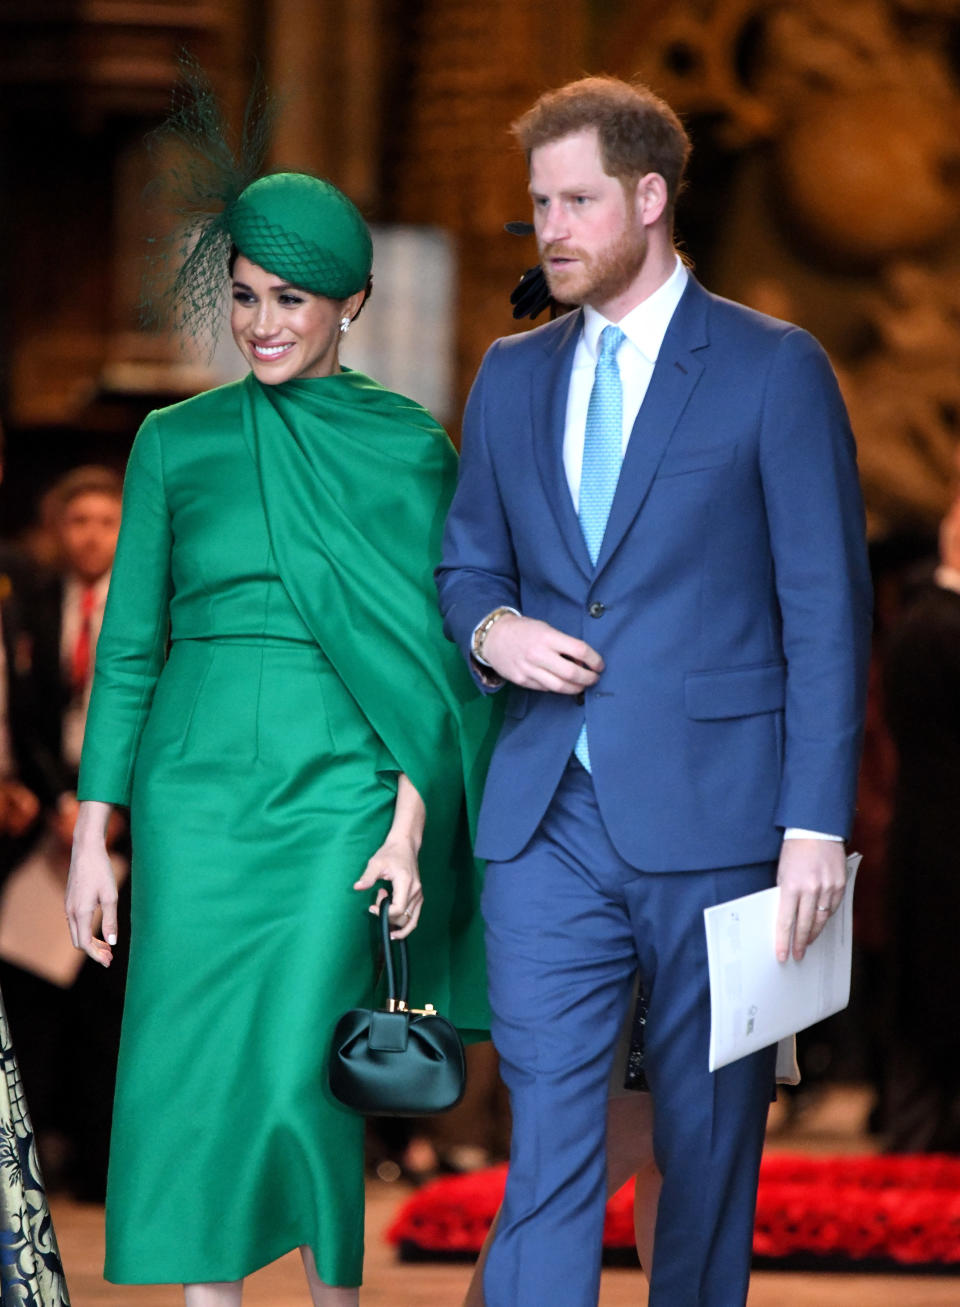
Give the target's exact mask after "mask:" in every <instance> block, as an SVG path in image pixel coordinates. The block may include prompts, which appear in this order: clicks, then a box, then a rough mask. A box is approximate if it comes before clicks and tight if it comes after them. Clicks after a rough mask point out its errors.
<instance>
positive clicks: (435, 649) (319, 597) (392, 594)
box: [243, 370, 500, 1033]
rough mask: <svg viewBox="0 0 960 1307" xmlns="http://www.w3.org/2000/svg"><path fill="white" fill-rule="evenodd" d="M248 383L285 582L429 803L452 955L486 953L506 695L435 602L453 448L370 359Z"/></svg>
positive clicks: (386, 762)
mask: <svg viewBox="0 0 960 1307" xmlns="http://www.w3.org/2000/svg"><path fill="white" fill-rule="evenodd" d="M243 386H244V392H245V393H244V414H243V426H244V435H245V437H246V438H247V440H248V442H249V444H250V447H251V451H252V453H253V456H254V460H255V462H256V464H257V467H258V471H259V475H260V485H261V491H262V494H263V504H264V510H265V513H266V518H267V528H268V531H269V534H270V543H271V545H272V547H273V551H274V555H275V557H276V560H277V566H278V570H279V572H280V575H281V577H282V578H283V583H284V587H285V588H286V590H287V592H288V594H289V595H290V598H291V599H292V601H293V603H294V605H295V606H296V608H297V610H298V612H299V614H300V617H301V618H302V620H303V622H304V625H305V626H307V627H308V629H309V630H310V631H311V632H312V634H313V635H314V637H315V639H316V641H317V643H318V645H319V646H320V647H321V649H322V650H323V652H324V654H325V655H326V657H327V658H328V659H329V660H330V662H331V664H332V665H333V667H334V669H335V670H336V672H337V674H338V675H339V677H340V679H341V680H342V681H343V683H344V685H345V686H346V687H347V689H348V690H349V692H350V694H351V695H352V696H353V698H354V699H355V700H356V702H357V704H358V705H359V707H360V710H361V711H362V713H363V715H364V716H365V717H366V719H367V720H368V721H369V722H370V724H371V726H372V727H373V729H374V731H375V732H376V733H377V735H378V736H379V738H380V739H381V740H382V741H383V744H384V746H385V748H386V751H387V755H388V756H385V757H384V758H383V760H382V770H383V771H386V772H389V771H394V772H396V771H400V772H403V773H405V774H406V775H407V776H408V777H409V778H410V780H411V781H412V783H413V784H414V786H415V787H416V789H417V791H418V793H419V794H420V796H421V798H422V799H423V800H424V803H425V804H426V808H427V824H426V831H425V834H424V843H423V848H422V849H421V854H420V871H421V876H422V878H423V883H424V890H425V894H426V896H427V901H428V903H429V902H430V900H431V898H433V899H434V900H436V898H437V896H438V895H439V897H440V899H441V901H444V902H445V904H446V905H447V907H448V911H449V922H450V927H449V929H450V940H449V947H450V949H451V954H452V959H455V958H456V957H457V955H458V953H461V951H464V952H467V953H473V954H478V953H480V952H482V945H481V921H480V917H479V912H478V907H477V905H478V894H479V877H478V876H477V875H473V876H471V875H470V874H469V872H468V870H467V869H468V867H472V861H473V855H472V848H471V846H472V837H473V833H474V828H475V822H476V814H477V811H478V809H479V805H480V800H481V797H482V791H483V782H484V778H485V775H486V770H487V764H488V763H489V759H490V753H491V751H492V748H493V745H494V742H495V740H496V734H497V731H498V729H499V721H500V713H499V707H500V705H499V703H496V704H492V703H491V700H490V699H489V698H483V697H482V696H480V695H478V693H477V690H476V686H475V685H474V684H473V681H472V679H471V677H470V675H469V673H468V671H467V669H466V667H465V666H464V663H463V661H462V659H461V657H460V655H459V653H458V652H457V650H456V649H455V648H454V647H453V645H451V644H450V643H449V642H448V641H447V640H446V639H445V638H444V635H443V628H442V622H441V618H440V614H439V611H438V608H437V604H436V593H435V589H434V585H433V567H434V565H435V564H436V562H437V561H438V560H439V558H440V544H441V536H442V532H443V525H444V521H445V519H446V514H447V509H448V508H449V504H450V500H451V498H452V496H453V491H454V486H455V483H456V475H457V455H456V451H455V450H454V448H453V445H452V444H451V443H450V439H449V437H448V436H447V434H446V432H445V431H444V429H443V428H442V427H441V426H440V425H439V424H438V423H437V422H436V421H435V420H434V418H433V417H431V415H430V414H429V413H428V412H427V410H426V409H424V408H423V407H422V406H421V405H419V404H417V403H415V402H414V401H413V400H411V399H407V398H406V397H404V396H403V395H398V394H396V393H395V392H394V391H390V390H387V389H385V388H384V387H383V386H381V385H380V384H379V383H378V382H376V381H373V380H372V379H371V378H370V377H368V376H365V375H364V374H363V373H360V372H354V371H349V370H345V371H343V372H340V373H336V374H334V375H333V376H329V377H320V378H313V379H307V380H295V381H289V382H284V383H283V384H281V385H277V386H266V385H263V384H261V383H260V382H259V381H257V379H256V378H255V377H254V376H253V374H252V373H251V374H250V375H249V376H248V377H247V378H246V380H245V382H244V383H243ZM318 561H322V564H323V565H322V566H318ZM464 812H465V814H466V817H467V823H466V824H465V823H464V822H463V820H462V818H463V815H464ZM451 893H453V894H455V896H456V897H455V898H454V900H453V901H452V902H450V900H449V898H448V896H449V895H450V894H451ZM414 956H415V955H414ZM451 975H452V981H453V989H452V992H451V1004H452V1009H453V1012H454V1014H455V1015H456V1014H458V1013H459V1012H460V1011H463V1012H476V1011H477V1010H478V1006H479V1004H478V1000H479V998H480V996H479V995H478V994H477V993H476V989H475V984H476V977H475V974H474V975H472V976H471V973H470V972H469V970H468V969H465V968H463V967H462V966H460V967H458V966H457V965H456V963H455V961H454V962H453V965H452V967H451ZM468 977H470V978H469V980H468ZM413 978H414V982H415V981H416V972H414V977H413ZM458 979H459V980H460V981H461V982H462V983H469V984H470V986H471V992H470V993H459V994H458V993H457V981H458ZM468 1033H469V1032H468Z"/></svg>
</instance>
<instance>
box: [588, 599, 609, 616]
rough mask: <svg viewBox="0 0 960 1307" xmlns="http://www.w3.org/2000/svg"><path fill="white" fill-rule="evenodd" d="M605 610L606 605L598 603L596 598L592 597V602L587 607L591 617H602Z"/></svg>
mask: <svg viewBox="0 0 960 1307" xmlns="http://www.w3.org/2000/svg"><path fill="white" fill-rule="evenodd" d="M606 611H607V605H606V604H602V603H600V601H599V600H598V599H594V601H593V603H592V604H590V606H589V607H588V608H587V612H588V613H589V614H590V616H591V617H602V616H603V615H604V613H605V612H606Z"/></svg>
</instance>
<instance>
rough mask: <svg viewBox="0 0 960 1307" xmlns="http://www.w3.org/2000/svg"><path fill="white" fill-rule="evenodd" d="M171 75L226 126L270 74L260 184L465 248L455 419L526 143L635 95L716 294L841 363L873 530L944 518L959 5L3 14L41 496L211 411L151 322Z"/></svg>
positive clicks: (8, 212) (956, 285)
mask: <svg viewBox="0 0 960 1307" xmlns="http://www.w3.org/2000/svg"><path fill="white" fill-rule="evenodd" d="M180 47H187V48H189V49H190V50H191V51H192V52H193V53H194V54H195V55H196V56H197V57H198V58H199V60H200V61H201V63H202V64H203V65H204V67H205V68H206V69H207V70H208V71H209V73H210V75H211V77H212V78H213V80H214V82H215V84H216V85H217V86H218V89H219V90H220V91H221V94H222V96H223V98H224V102H225V104H226V106H227V107H228V111H229V115H230V117H231V118H232V120H233V121H236V120H237V119H238V117H239V114H240V112H241V107H242V104H243V101H244V97H245V94H246V88H247V86H248V85H249V82H250V79H251V76H252V70H253V67H254V64H255V62H256V61H259V63H260V65H261V66H262V68H263V70H264V72H265V74H266V77H267V80H268V82H269V83H270V85H271V86H272V87H273V88H275V89H277V90H279V92H280V94H281V98H282V101H283V105H282V111H281V113H280V116H279V120H278V125H277V130H276V135H275V140H274V143H273V149H272V153H271V163H273V164H275V165H279V166H286V167H305V168H309V169H313V170H316V171H319V172H322V173H324V174H325V175H327V176H330V177H331V178H332V179H333V180H334V181H336V182H337V183H338V184H340V185H342V186H343V187H344V188H345V189H346V190H347V191H349V192H350V193H351V194H352V195H353V196H354V197H355V198H356V199H357V201H358V202H359V203H360V204H361V206H362V208H363V209H364V211H365V212H366V213H367V214H368V216H370V217H371V218H372V219H375V220H377V221H383V222H403V223H414V224H430V225H435V226H439V227H442V228H444V229H446V230H447V231H448V232H449V233H450V234H451V236H452V238H453V241H454V244H455V248H456V251H457V254H458V264H459V313H458V320H457V323H456V324H455V328H454V329H455V331H456V339H457V365H458V367H457V376H458V382H457V390H458V397H459V400H460V401H462V400H463V399H464V398H465V395H466V391H467V388H468V386H469V382H470V378H471V377H472V375H473V372H474V371H475V369H476V366H477V364H478V362H479V359H480V357H481V355H482V352H483V350H484V348H485V346H486V345H487V343H488V342H489V341H490V340H491V339H492V338H493V337H494V336H496V335H499V334H503V333H504V332H506V331H509V330H511V329H517V328H516V326H515V324H514V323H513V322H512V320H511V318H510V314H509V305H508V304H507V301H506V296H507V294H508V292H509V289H510V287H511V285H512V284H513V283H514V282H515V281H516V279H517V277H518V276H519V274H520V272H521V271H522V270H523V269H524V268H525V267H526V266H529V265H530V264H531V263H533V262H534V261H535V259H536V253H535V249H534V246H533V242H532V240H529V239H527V240H518V239H517V238H516V237H511V236H508V235H506V234H505V233H504V232H503V223H504V222H505V221H506V220H508V219H510V218H518V217H525V216H527V213H528V208H529V205H528V200H527V196H526V176H525V167H524V163H523V160H522V159H521V158H520V156H519V155H518V153H517V151H516V149H515V148H514V146H513V144H512V141H511V140H510V137H509V133H508V128H509V123H510V121H511V119H512V118H513V117H515V116H516V114H517V113H519V112H520V111H521V110H522V109H523V108H524V107H526V105H528V104H529V103H530V102H531V100H532V99H533V98H534V97H535V96H536V95H537V94H538V93H539V92H540V91H541V90H543V89H545V88H546V87H548V86H551V85H556V84H558V83H560V82H562V81H564V80H566V79H568V78H571V77H575V76H577V75H578V74H580V73H581V72H583V71H584V70H586V69H588V68H593V69H603V70H607V71H611V72H615V73H619V74H621V75H624V76H632V75H634V74H639V75H641V76H642V77H644V78H645V80H647V81H649V82H650V83H651V84H653V85H654V86H655V87H656V88H657V89H658V90H660V91H661V92H662V93H664V94H665V95H666V96H667V98H668V99H669V100H670V101H671V102H672V103H673V104H674V105H675V106H676V107H677V108H678V109H680V110H681V111H682V112H683V113H685V114H686V116H687V118H688V121H689V122H690V125H691V129H692V131H693V134H694V138H695V143H696V151H695V155H694V164H693V178H692V180H693V185H692V186H691V189H690V192H689V194H688V196H687V197H685V199H684V201H682V203H681V208H680V213H679V224H680V232H681V235H682V237H683V239H684V242H685V244H686V247H687V248H688V250H689V251H690V253H691V254H692V255H693V257H694V259H695V261H696V264H697V267H698V269H699V271H700V272H701V274H702V276H703V278H704V280H705V281H706V282H707V284H708V285H709V286H710V287H711V288H712V289H716V290H719V291H721V292H722V293H727V294H730V295H733V296H734V297H736V298H739V299H744V300H746V301H747V302H750V303H754V304H756V305H757V306H758V307H760V308H764V309H766V310H767V311H770V312H774V313H777V314H779V315H780V316H785V317H791V318H793V319H795V320H796V321H799V322H801V323H802V324H803V325H805V326H808V327H810V328H811V330H813V331H814V332H815V333H816V334H817V335H818V336H819V337H820V338H821V339H822V340H823V341H824V343H825V344H826V345H827V347H828V349H829V350H830V352H831V355H832V357H833V359H834V361H835V363H836V366H837V368H838V371H839V372H840V374H841V377H842V381H843V385H844V389H845V392H846V395H847V398H848V402H849V404H850V408H851V412H852V414H853V417H854V423H855V427H856V430H857V434H858V438H859V442H860V449H861V463H862V467H863V472H864V482H865V487H866V491H867V497H868V502H869V505H870V509H871V518H872V521H873V524H874V526H875V528H876V529H877V530H882V529H884V528H885V527H889V526H894V525H897V524H899V523H902V522H905V521H909V520H911V519H912V520H916V521H919V522H921V523H931V522H933V521H934V520H935V519H936V517H937V516H938V514H939V513H940V512H941V511H942V509H943V507H944V505H945V502H946V499H947V496H948V494H949V487H950V478H951V473H952V470H953V462H952V460H953V457H954V452H955V450H956V446H957V438H958V425H957V424H958V412H960V393H958V392H960V383H958V381H957V380H956V377H957V371H958V370H957V354H958V351H957V346H958V344H960V278H958V268H960V223H958V215H960V206H958V199H960V195H958V191H960V147H958V145H957V141H958V140H960V133H958V125H960V121H958V120H960V0H844V3H839V4H838V3H837V2H836V0H645V3H644V4H642V5H637V4H635V3H632V2H631V0H604V2H603V3H600V0H552V3H547V0H487V2H486V3H484V4H478V3H476V0H350V3H348V4H344V3H343V2H342V0H339V2H336V3H335V2H334V0H257V2H256V3H254V0H31V3H30V4H29V5H27V4H24V3H22V0H0V170H2V172H0V175H2V190H0V284H2V286H3V297H2V301H0V302H2V304H3V310H4V311H3V313H2V314H0V339H2V354H0V358H2V360H3V362H2V365H0V412H2V413H3V416H4V418H5V419H6V422H7V425H8V428H9V429H10V432H11V442H10V444H11V450H10V455H11V457H10V469H9V471H10V474H11V478H12V480H13V482H14V484H18V483H21V484H22V485H23V486H24V487H25V490H26V491H27V492H29V493H31V494H32V493H33V491H34V489H35V488H36V487H37V486H38V485H40V484H42V483H43V482H44V481H45V480H47V479H49V477H50V476H52V475H55V474H56V472H57V471H58V470H59V469H60V467H61V466H63V465H64V464H65V463H67V462H71V461H76V459H77V458H78V457H89V456H91V455H92V454H96V455H97V456H98V457H105V456H106V457H111V456H112V457H113V459H114V460H115V461H116V462H122V460H123V457H124V454H125V450H126V447H127V443H128V441H129V439H130V436H131V435H132V432H133V430H135V428H136V425H137V423H138V421H139V418H140V417H141V415H142V413H143V412H144V411H145V409H146V408H147V407H149V406H151V405H154V404H156V403H162V402H168V401H169V400H170V399H173V398H177V397H179V396H180V395H182V394H184V393H187V392H189V391H190V390H192V389H195V388H196V386H197V385H199V384H203V383H204V380H205V377H206V374H205V372H204V371H203V369H202V368H198V366H197V365H196V364H191V363H189V362H188V361H186V360H185V358H184V356H183V355H182V354H181V352H180V351H179V350H178V349H177V347H176V346H175V344H174V343H173V342H171V341H170V340H168V339H167V338H165V337H162V336H151V335H148V334H146V333H144V332H143V331H142V330H141V328H140V326H139V324H138V320H137V301H138V295H139V266H140V260H141V255H142V251H143V249H144V248H145V238H146V237H147V235H149V234H156V226H157V221H158V219H157V217H156V215H155V214H152V213H150V212H149V211H148V210H147V209H146V208H145V205H144V199H143V196H144V188H145V186H146V183H147V182H148V181H149V179H150V174H151V170H152V169H153V168H155V166H156V165H155V163H154V162H152V161H151V159H150V156H149V155H148V154H147V153H146V152H145V150H144V148H143V144H142V142H143V138H144V136H145V134H146V133H147V132H148V131H149V130H150V129H151V128H152V127H153V126H155V125H156V123H157V122H158V121H159V120H160V119H161V118H162V116H163V114H164V112H165V108H166V105H167V103H168V99H169V92H170V87H171V84H172V81H173V79H174V75H175V64H176V52H177V50H178V49H179V48H180ZM371 311H374V310H373V309H372V310H371Z"/></svg>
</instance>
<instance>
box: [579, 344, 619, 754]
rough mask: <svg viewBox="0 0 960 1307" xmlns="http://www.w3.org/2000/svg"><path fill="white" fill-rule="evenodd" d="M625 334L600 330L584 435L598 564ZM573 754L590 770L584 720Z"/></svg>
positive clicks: (615, 444) (588, 513)
mask: <svg viewBox="0 0 960 1307" xmlns="http://www.w3.org/2000/svg"><path fill="white" fill-rule="evenodd" d="M623 339H624V335H623V332H622V331H621V330H620V328H619V327H604V329H603V331H602V332H601V333H600V353H599V354H598V356H597V368H596V371H595V373H594V375H593V390H591V392H590V404H589V407H588V408H587V425H586V429H585V431H584V436H583V467H582V470H581V473H580V530H581V531H582V532H583V538H584V540H585V541H586V545H587V550H588V552H589V554H590V561H591V562H592V563H593V564H594V566H596V562H597V558H598V557H599V556H600V546H601V544H602V543H603V533H604V531H605V530H606V528H607V518H608V517H609V516H610V506H611V504H612V503H613V496H614V494H615V493H616V489H617V481H618V480H619V479H620V464H621V462H622V461H623V387H622V386H621V384H620V369H619V368H618V367H617V350H618V349H619V348H620V345H621V344H622V342H623ZM574 753H575V754H576V756H577V758H578V760H579V761H580V762H581V763H582V764H583V766H584V767H586V769H587V771H590V750H589V748H588V747H587V724H586V722H584V724H583V726H582V727H581V728H580V734H579V735H578V736H577V743H576V745H575V746H574Z"/></svg>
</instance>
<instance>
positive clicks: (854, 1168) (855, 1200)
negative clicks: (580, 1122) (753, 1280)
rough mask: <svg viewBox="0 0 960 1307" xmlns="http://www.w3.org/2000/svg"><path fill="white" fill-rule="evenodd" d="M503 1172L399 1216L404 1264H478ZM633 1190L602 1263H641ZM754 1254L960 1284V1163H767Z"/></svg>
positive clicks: (431, 1189) (454, 1182)
mask: <svg viewBox="0 0 960 1307" xmlns="http://www.w3.org/2000/svg"><path fill="white" fill-rule="evenodd" d="M506 1171H507V1168H506V1166H498V1167H492V1168H491V1169H490V1170H487V1171H478V1172H475V1173H474V1174H472V1175H462V1176H453V1177H451V1178H449V1179H443V1180H434V1181H433V1182H432V1183H430V1184H428V1185H425V1186H424V1188H422V1189H420V1190H419V1191H418V1192H417V1193H415V1194H414V1195H413V1196H412V1197H411V1198H410V1199H409V1200H408V1201H407V1202H406V1203H404V1205H403V1206H402V1207H401V1209H400V1211H399V1212H398V1213H397V1216H396V1218H395V1219H394V1222H393V1224H392V1225H391V1227H390V1229H389V1230H388V1231H387V1238H388V1239H389V1240H390V1241H391V1242H392V1243H394V1244H396V1245H397V1246H398V1248H399V1252H400V1256H401V1257H403V1258H404V1259H407V1260H411V1261H413V1260H432V1259H442V1260H447V1259H450V1258H471V1257H473V1256H474V1255H475V1254H476V1253H477V1252H478V1251H479V1249H480V1245H481V1244H482V1243H483V1240H484V1237H485V1235H486V1233H487V1230H488V1228H489V1226H490V1222H491V1220H492V1219H493V1215H494V1213H495V1212H496V1210H497V1207H498V1206H499V1203H500V1199H501V1197H502V1196H503V1185H504V1179H505V1177H506ZM632 1202H633V1186H632V1184H630V1185H626V1186H624V1188H623V1189H621V1190H620V1192H619V1193H617V1194H615V1195H614V1196H613V1198H611V1200H610V1202H609V1204H608V1205H607V1220H606V1226H605V1228H604V1235H603V1244H604V1255H605V1258H606V1259H607V1260H609V1261H614V1262H623V1261H626V1260H635V1254H634V1253H633V1217H632ZM753 1252H754V1260H755V1264H756V1265H758V1266H767V1267H771V1268H773V1267H776V1268H777V1269H780V1270H785V1269H790V1268H796V1269H803V1270H810V1269H817V1268H819V1269H823V1270H831V1271H832V1270H838V1269H840V1270H856V1271H863V1270H877V1271H880V1270H882V1271H885V1272H889V1271H891V1270H904V1271H908V1270H909V1271H920V1270H923V1271H927V1272H930V1271H939V1272H948V1273H952V1274H960V1158H954V1157H932V1156H931V1157H927V1156H924V1157H811V1156H808V1155H805V1154H788V1153H773V1154H771V1155H769V1156H767V1157H765V1158H764V1161H763V1166H762V1168H761V1172H760V1194H759V1198H758V1202H757V1222H756V1230H755V1233H754V1241H753Z"/></svg>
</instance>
